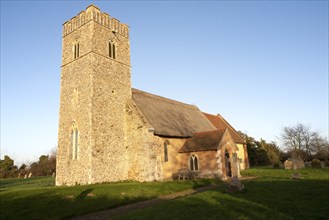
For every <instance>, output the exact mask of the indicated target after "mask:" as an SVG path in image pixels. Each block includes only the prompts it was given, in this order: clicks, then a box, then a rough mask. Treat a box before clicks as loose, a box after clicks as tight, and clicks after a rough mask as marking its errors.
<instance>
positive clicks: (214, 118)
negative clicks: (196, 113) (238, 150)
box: [204, 113, 246, 144]
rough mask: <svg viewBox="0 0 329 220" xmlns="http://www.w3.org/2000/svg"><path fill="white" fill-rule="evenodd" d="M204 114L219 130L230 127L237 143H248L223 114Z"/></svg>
mask: <svg viewBox="0 0 329 220" xmlns="http://www.w3.org/2000/svg"><path fill="white" fill-rule="evenodd" d="M204 115H205V116H206V117H207V118H208V120H209V121H211V123H212V124H213V125H214V126H215V127H216V128H217V129H218V130H225V129H228V130H229V131H230V134H231V136H232V138H233V140H234V142H235V143H239V144H245V143H246V141H245V140H244V139H243V138H242V137H241V136H240V134H239V133H238V132H237V131H236V130H235V129H234V128H233V127H232V126H231V125H230V124H229V123H228V122H227V121H226V120H225V119H224V118H223V117H222V116H221V115H219V114H218V115H211V114H208V113H204Z"/></svg>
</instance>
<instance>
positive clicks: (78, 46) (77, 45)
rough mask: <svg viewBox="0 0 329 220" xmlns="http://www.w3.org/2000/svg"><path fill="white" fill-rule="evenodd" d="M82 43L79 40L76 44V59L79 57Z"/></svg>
mask: <svg viewBox="0 0 329 220" xmlns="http://www.w3.org/2000/svg"><path fill="white" fill-rule="evenodd" d="M79 50H80V45H79V42H76V43H75V44H74V59H76V58H78V57H79V56H80V51H79Z"/></svg>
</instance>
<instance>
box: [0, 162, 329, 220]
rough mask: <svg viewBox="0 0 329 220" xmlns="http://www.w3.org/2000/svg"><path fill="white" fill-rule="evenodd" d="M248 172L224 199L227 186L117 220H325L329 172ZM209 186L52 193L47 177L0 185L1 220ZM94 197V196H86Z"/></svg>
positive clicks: (71, 212)
mask: <svg viewBox="0 0 329 220" xmlns="http://www.w3.org/2000/svg"><path fill="white" fill-rule="evenodd" d="M298 173H299V175H300V176H301V177H302V179H301V180H292V179H291V175H292V171H291V170H283V169H271V168H267V167H261V168H252V169H249V170H245V171H243V172H242V175H243V176H257V178H255V179H252V180H246V181H244V182H243V184H244V185H245V190H244V191H243V192H236V193H231V194H230V193H227V192H226V188H227V187H226V185H225V184H223V183H221V184H219V186H218V188H216V189H214V190H209V191H206V192H202V193H198V194H194V195H191V196H188V197H182V198H178V199H174V200H170V201H164V202H163V203H161V204H159V205H156V206H153V207H149V208H146V209H143V210H137V211H131V212H128V213H126V214H125V215H121V216H118V217H117V219H252V220H254V219H255V220H257V219H298V220H299V219H328V216H329V211H328V207H329V199H328V198H329V169H328V168H326V169H311V168H307V169H301V170H298ZM212 182H213V181H209V180H198V181H181V182H152V183H137V182H123V183H111V184H98V185H88V186H74V187H54V179H53V178H51V177H42V178H31V179H26V180H24V179H0V211H1V212H0V219H65V218H68V217H71V216H77V215H81V214H84V213H90V212H95V211H100V210H104V209H108V208H113V207H117V206H120V205H123V204H127V203H132V202H137V201H141V200H146V199H150V198H154V197H157V196H159V195H164V194H169V193H173V192H177V191H182V190H186V189H191V188H196V187H199V186H202V185H207V184H210V183H212ZM88 194H89V195H92V196H88Z"/></svg>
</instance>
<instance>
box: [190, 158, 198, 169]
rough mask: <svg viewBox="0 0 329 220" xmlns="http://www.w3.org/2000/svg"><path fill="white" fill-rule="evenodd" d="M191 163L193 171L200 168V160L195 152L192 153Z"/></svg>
mask: <svg viewBox="0 0 329 220" xmlns="http://www.w3.org/2000/svg"><path fill="white" fill-rule="evenodd" d="M189 165H190V170H191V171H198V170H199V161H198V158H197V156H196V155H195V154H192V155H190V157H189Z"/></svg>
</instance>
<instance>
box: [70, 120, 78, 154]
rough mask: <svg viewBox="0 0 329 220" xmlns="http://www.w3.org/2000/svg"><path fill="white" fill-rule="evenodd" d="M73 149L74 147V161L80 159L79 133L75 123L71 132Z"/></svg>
mask: <svg viewBox="0 0 329 220" xmlns="http://www.w3.org/2000/svg"><path fill="white" fill-rule="evenodd" d="M71 147H72V159H73V160H76V159H78V148H79V131H78V129H77V128H76V126H75V123H73V126H72V132H71Z"/></svg>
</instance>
